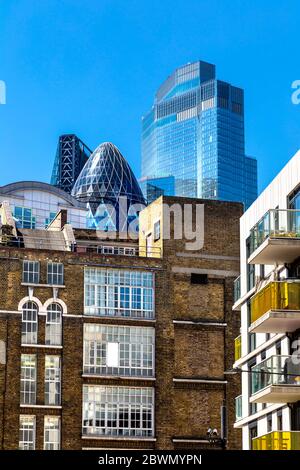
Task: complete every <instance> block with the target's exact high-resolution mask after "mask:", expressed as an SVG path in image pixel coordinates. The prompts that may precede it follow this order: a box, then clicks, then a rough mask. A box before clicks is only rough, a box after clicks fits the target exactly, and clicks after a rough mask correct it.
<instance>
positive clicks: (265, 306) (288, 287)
mask: <svg viewBox="0 0 300 470" xmlns="http://www.w3.org/2000/svg"><path fill="white" fill-rule="evenodd" d="M269 310H300V282H296V281H295V282H291V281H282V282H270V283H269V284H268V285H267V286H266V287H264V288H263V289H262V290H261V291H259V292H258V293H257V294H256V295H255V296H254V297H252V299H251V323H253V322H255V321H256V320H258V319H259V318H260V317H261V316H262V315H264V314H265V313H267V312H268V311H269Z"/></svg>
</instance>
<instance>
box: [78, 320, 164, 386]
mask: <svg viewBox="0 0 300 470" xmlns="http://www.w3.org/2000/svg"><path fill="white" fill-rule="evenodd" d="M154 338H155V333H154V328H148V327H125V326H104V325H97V324H85V325H84V359H83V361H84V373H86V374H99V375H118V376H120V375H122V376H140V377H153V375H154V341H155V339H154ZM110 345H115V348H114V349H115V354H114V357H112V358H111V357H109V354H108V353H109V352H110V349H109V346H110ZM112 359H113V362H114V364H113V365H111V360H112Z"/></svg>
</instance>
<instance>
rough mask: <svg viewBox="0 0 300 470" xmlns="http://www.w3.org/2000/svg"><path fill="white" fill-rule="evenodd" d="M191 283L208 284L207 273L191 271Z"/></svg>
mask: <svg viewBox="0 0 300 470" xmlns="http://www.w3.org/2000/svg"><path fill="white" fill-rule="evenodd" d="M191 284H208V275H207V274H198V273H191Z"/></svg>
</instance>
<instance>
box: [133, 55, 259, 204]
mask: <svg viewBox="0 0 300 470" xmlns="http://www.w3.org/2000/svg"><path fill="white" fill-rule="evenodd" d="M172 177H173V178H174V185H173V192H172V185H166V184H164V185H161V181H163V182H165V181H166V180H165V179H166V178H169V179H170V178H172ZM147 181H150V182H151V185H152V186H154V187H155V188H161V191H162V194H165V195H176V196H185V197H199V198H208V199H221V200H227V201H240V202H243V203H244V204H245V207H248V206H249V205H250V204H251V203H252V202H253V201H254V200H255V199H256V197H257V162H256V159H254V158H251V157H248V156H246V155H245V137H244V92H243V90H242V89H241V88H237V87H235V86H232V85H230V84H229V83H226V82H223V81H220V80H217V79H216V73H215V66H214V65H213V64H209V63H207V62H203V61H198V62H194V63H192V64H188V65H185V66H183V67H179V68H178V69H176V70H175V72H174V73H173V74H172V75H171V76H170V77H169V78H167V80H166V81H165V82H164V83H163V84H162V85H161V87H160V88H159V89H158V91H157V93H156V96H155V101H154V105H153V107H152V109H151V111H150V112H148V114H146V115H145V116H144V117H143V119H142V178H141V182H143V184H142V187H143V189H144V195H145V197H146V198H147V200H148V202H151V197H150V200H149V191H148V189H149V187H148V186H147V184H145V182H147ZM150 196H151V194H150Z"/></svg>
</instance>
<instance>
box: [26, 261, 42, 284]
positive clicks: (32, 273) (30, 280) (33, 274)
mask: <svg viewBox="0 0 300 470" xmlns="http://www.w3.org/2000/svg"><path fill="white" fill-rule="evenodd" d="M23 282H25V283H26V284H38V283H39V282H40V263H39V261H23Z"/></svg>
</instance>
